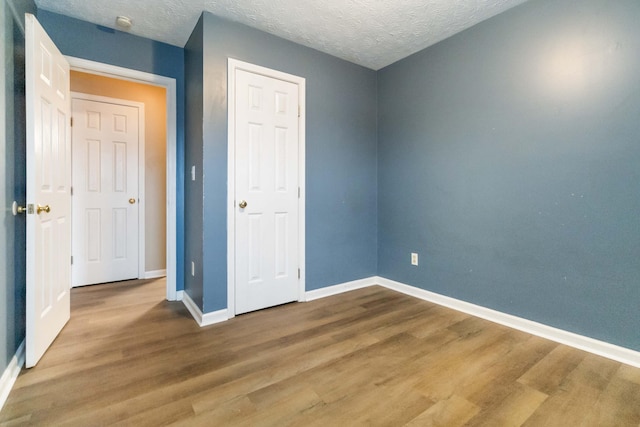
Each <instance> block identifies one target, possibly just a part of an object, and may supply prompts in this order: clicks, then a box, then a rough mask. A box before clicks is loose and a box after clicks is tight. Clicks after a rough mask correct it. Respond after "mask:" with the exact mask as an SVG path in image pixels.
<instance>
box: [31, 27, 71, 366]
mask: <svg viewBox="0 0 640 427" xmlns="http://www.w3.org/2000/svg"><path fill="white" fill-rule="evenodd" d="M25 24H26V25H25V37H26V46H25V50H26V51H25V62H26V110H27V204H28V211H27V213H28V214H27V271H26V279H27V285H26V366H27V367H32V366H35V364H36V363H37V362H38V360H40V358H41V357H42V355H43V354H44V352H45V351H46V350H47V348H48V347H49V345H51V343H52V342H53V340H54V339H55V338H56V336H57V335H58V333H59V332H60V331H61V330H62V328H63V327H64V325H65V324H66V322H67V321H68V320H69V315H70V292H69V290H70V285H71V233H70V228H69V224H70V218H71V192H70V184H71V169H70V165H71V146H70V145H71V134H70V132H69V125H70V123H69V121H70V100H69V99H70V98H69V64H68V63H67V61H66V59H65V58H64V56H62V54H61V53H60V51H59V50H58V49H57V48H56V46H55V45H54V43H53V42H52V41H51V39H50V38H49V37H48V36H47V34H46V32H45V31H44V29H43V28H42V27H41V26H40V24H39V23H38V21H37V19H36V18H35V17H34V16H33V15H30V14H27V15H26V16H25Z"/></svg>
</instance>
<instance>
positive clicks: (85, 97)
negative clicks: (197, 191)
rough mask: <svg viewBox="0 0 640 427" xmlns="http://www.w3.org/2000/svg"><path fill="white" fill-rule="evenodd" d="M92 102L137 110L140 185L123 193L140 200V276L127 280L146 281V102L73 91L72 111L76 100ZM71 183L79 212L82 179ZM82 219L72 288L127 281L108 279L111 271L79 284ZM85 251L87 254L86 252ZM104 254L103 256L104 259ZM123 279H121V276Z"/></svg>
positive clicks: (75, 230)
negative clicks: (79, 249) (134, 189)
mask: <svg viewBox="0 0 640 427" xmlns="http://www.w3.org/2000/svg"><path fill="white" fill-rule="evenodd" d="M76 100H78V101H91V102H97V103H101V104H111V105H121V106H125V107H133V108H135V109H137V118H138V122H137V129H138V149H137V155H138V161H137V165H136V167H137V171H136V174H137V180H136V181H137V185H138V188H137V189H136V191H135V194H133V193H134V192H131V193H126V194H123V197H125V196H126V199H128V198H133V197H135V198H136V199H137V200H136V201H135V207H137V209H138V215H137V221H136V223H137V227H138V233H137V235H138V236H137V238H138V242H137V253H136V254H135V256H136V258H137V262H136V264H137V268H136V274H137V277H127V278H125V279H134V278H140V279H144V278H145V275H146V271H145V262H144V260H145V240H146V239H145V204H146V203H145V200H146V199H145V113H144V111H145V110H144V103H142V102H136V101H131V100H127V99H117V98H111V97H106V96H98V95H91V94H86V93H80V92H71V105H72V112H75V109H74V108H73V106H74V105H75V104H74V101H76ZM80 123H82V120H81V118H80V117H76V118H75V120H74V126H73V129H72V141H71V146H72V150H71V151H72V153H74V154H75V153H77V149H78V147H77V141H74V140H73V136H75V135H76V134H77V133H78V131H79V128H78V126H79V125H80ZM76 161H78V159H76V158H75V156H72V160H71V162H72V165H74V166H73V170H76V166H77V165H76V164H75V162H76ZM72 182H73V183H74V184H73V185H74V194H73V197H72V198H71V206H72V212H74V213H77V209H76V207H77V203H78V202H79V197H81V196H82V190H81V189H80V188H78V184H79V180H78V177H75V176H72ZM79 220H80V219H79V218H77V217H74V219H73V227H72V230H73V232H72V242H73V246H72V252H73V255H74V263H73V265H72V283H73V286H74V287H76V286H85V285H90V284H95V283H106V282H113V281H117V280H124V279H119V278H115V277H114V276H112V277H107V276H108V275H109V274H110V273H109V272H105V273H104V274H99V276H101V278H100V277H98V279H100V280H99V281H96V280H92V281H90V282H86V280H84V281H81V282H79V280H78V278H79V277H78V268H79V267H80V266H81V263H82V260H81V257H82V256H83V255H84V254H80V253H78V251H77V249H78V248H77V247H76V246H80V247H82V245H79V244H78V243H79V240H78V239H79V238H80V236H77V235H73V233H76V234H77V233H78V232H79V231H80V230H81V228H79V227H78V221H79ZM83 252H86V251H83ZM104 255H105V254H103V256H104ZM121 277H122V276H121Z"/></svg>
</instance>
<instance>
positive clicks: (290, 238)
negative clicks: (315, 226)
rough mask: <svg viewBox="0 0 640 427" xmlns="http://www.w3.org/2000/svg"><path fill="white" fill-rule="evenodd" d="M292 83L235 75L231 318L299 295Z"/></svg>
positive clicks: (295, 123)
mask: <svg viewBox="0 0 640 427" xmlns="http://www.w3.org/2000/svg"><path fill="white" fill-rule="evenodd" d="M298 89H299V88H298V85H296V84H294V83H291V82H287V81H283V80H279V79H276V78H271V77H266V76H264V75H260V74H255V73H251V72H248V71H244V70H236V71H235V94H234V96H235V159H236V160H235V284H236V286H235V313H236V314H240V313H245V312H248V311H253V310H258V309H261V308H265V307H270V306H274V305H278V304H283V303H286V302H290V301H296V300H298V296H299V288H298V283H299V276H298V275H299V271H298V268H299V261H300V260H299V247H298V244H299V235H298V233H299V228H298V225H299V208H298V198H299V178H298V172H299V164H298V160H299V156H298V154H299V136H298V105H299V104H298Z"/></svg>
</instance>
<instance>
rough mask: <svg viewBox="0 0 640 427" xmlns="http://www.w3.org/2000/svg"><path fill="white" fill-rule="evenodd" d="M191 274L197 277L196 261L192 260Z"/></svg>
mask: <svg viewBox="0 0 640 427" xmlns="http://www.w3.org/2000/svg"><path fill="white" fill-rule="evenodd" d="M191 275H192V276H194V277H195V275H196V263H195V262H193V261H191Z"/></svg>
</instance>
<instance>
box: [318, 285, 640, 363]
mask: <svg viewBox="0 0 640 427" xmlns="http://www.w3.org/2000/svg"><path fill="white" fill-rule="evenodd" d="M373 285H380V286H383V287H385V288H387V289H391V290H394V291H396V292H400V293H403V294H405V295H409V296H412V297H415V298H419V299H421V300H425V301H429V302H432V303H434V304H438V305H441V306H444V307H448V308H451V309H453V310H457V311H461V312H463V313H467V314H470V315H472V316H476V317H480V318H482V319H485V320H489V321H491V322H494V323H498V324H500V325H504V326H507V327H509V328H513V329H517V330H519V331H523V332H526V333H529V334H532V335H536V336H539V337H542V338H546V339H548V340H551V341H555V342H558V343H560V344H565V345H568V346H570V347H574V348H577V349H580V350H584V351H588V352H589V353H593V354H597V355H598V356H602V357H606V358H608V359H612V360H615V361H617V362H621V363H624V364H627V365H631V366H635V367H637V368H640V352H638V351H635V350H631V349H629V348H626V347H621V346H619V345H615V344H611V343H608V342H605V341H600V340H596V339H594V338H590V337H586V336H584V335H579V334H576V333H573V332H569V331H565V330H563V329H558V328H555V327H553V326H549V325H545V324H542V323H538V322H534V321H532V320H528V319H524V318H522V317H517V316H513V315H511V314H506V313H502V312H500V311H496V310H492V309H490V308H486V307H482V306H480V305H476V304H472V303H469V302H466V301H462V300H458V299H455V298H451V297H447V296H444V295H440V294H437V293H435V292H430V291H425V290H424V289H420V288H416V287H415V286H410V285H406V284H404V283H400V282H396V281H393V280H389V279H385V278H384V277H377V276H376V277H369V278H366V279H361V280H355V281H353V282H347V283H342V284H339V285H335V286H329V287H326V288H321V289H317V290H314V291H310V292H307V293H306V301H313V300H315V299H319V298H325V297H328V296H331V295H337V294H340V293H343V292H348V291H352V290H354V289H360V288H365V287H367V286H373Z"/></svg>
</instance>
